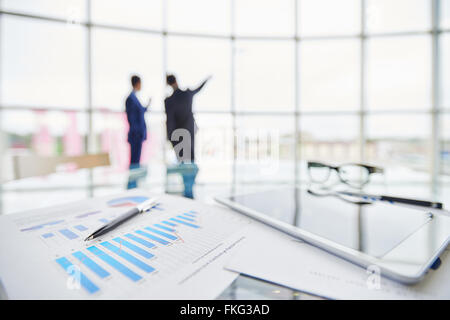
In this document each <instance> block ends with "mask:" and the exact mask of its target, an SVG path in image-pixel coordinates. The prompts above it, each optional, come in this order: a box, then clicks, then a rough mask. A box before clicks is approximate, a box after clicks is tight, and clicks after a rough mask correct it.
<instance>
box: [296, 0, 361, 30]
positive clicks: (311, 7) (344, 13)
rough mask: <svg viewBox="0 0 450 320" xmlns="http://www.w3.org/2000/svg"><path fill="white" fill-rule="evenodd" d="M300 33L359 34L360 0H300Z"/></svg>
mask: <svg viewBox="0 0 450 320" xmlns="http://www.w3.org/2000/svg"><path fill="white" fill-rule="evenodd" d="M298 3H299V5H298V17H299V24H298V26H299V34H301V35H302V36H319V35H337V34H358V33H360V32H361V1H360V0H340V1H336V0H299V1H298Z"/></svg>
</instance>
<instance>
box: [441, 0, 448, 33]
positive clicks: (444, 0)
mask: <svg viewBox="0 0 450 320" xmlns="http://www.w3.org/2000/svg"><path fill="white" fill-rule="evenodd" d="M440 13H441V28H446V29H448V28H450V0H441V8H440Z"/></svg>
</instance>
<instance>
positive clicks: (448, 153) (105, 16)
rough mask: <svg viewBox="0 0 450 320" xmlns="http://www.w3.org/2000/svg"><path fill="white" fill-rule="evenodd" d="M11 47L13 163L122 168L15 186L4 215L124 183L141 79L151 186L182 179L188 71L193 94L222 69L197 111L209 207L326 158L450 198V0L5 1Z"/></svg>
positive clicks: (7, 143)
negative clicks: (169, 113) (172, 139)
mask: <svg viewBox="0 0 450 320" xmlns="http://www.w3.org/2000/svg"><path fill="white" fill-rule="evenodd" d="M0 49H1V50H0V150H1V151H0V152H1V154H2V155H3V156H4V157H8V156H14V155H18V154H19V155H23V154H29V155H39V156H54V155H66V156H77V155H83V154H86V153H98V152H106V153H108V154H109V156H110V160H111V166H109V167H107V168H101V169H99V170H77V171H73V172H70V170H65V171H64V172H60V173H59V174H57V175H50V176H46V177H43V178H38V179H23V180H20V181H9V182H4V183H3V184H2V185H1V189H0V199H1V202H0V212H3V213H10V212H15V211H19V210H24V209H29V208H35V207H37V206H44V205H48V204H55V203H59V202H67V201H71V200H78V199H83V198H85V197H90V196H97V195H104V194H111V193H117V192H121V190H123V189H124V187H125V186H126V181H127V176H128V165H129V155H128V154H129V146H128V144H127V130H128V124H127V122H126V115H125V113H124V110H125V105H124V102H125V98H126V97H127V95H128V94H129V92H130V90H131V88H130V84H129V81H130V76H131V75H132V74H139V75H140V76H141V78H142V81H143V82H142V86H143V89H142V91H141V95H140V99H141V102H142V103H144V102H145V101H147V99H148V97H152V98H153V103H152V106H151V107H150V109H151V111H150V112H148V113H147V114H146V119H147V124H148V131H149V139H148V140H147V141H146V142H145V144H144V147H143V154H142V162H143V163H144V165H145V166H146V167H147V168H148V175H147V177H146V178H145V181H144V182H143V185H144V187H146V188H148V189H149V190H164V188H165V187H164V186H166V185H167V183H168V180H170V177H168V176H167V175H166V165H167V164H168V163H170V162H171V161H172V160H171V159H172V158H173V155H171V152H172V150H171V147H170V146H169V145H168V144H167V142H166V133H165V113H164V98H165V97H166V96H167V95H169V94H170V91H169V90H168V89H167V88H166V86H165V75H166V73H174V74H176V75H177V77H178V80H179V82H180V85H181V86H182V87H195V86H197V85H198V84H199V83H200V82H201V81H202V80H203V79H204V78H205V77H206V76H208V75H212V76H213V78H212V80H211V81H210V82H209V83H208V84H207V86H206V87H205V89H204V90H203V91H202V92H201V93H199V94H198V95H197V96H196V98H195V102H194V111H195V117H196V120H197V124H198V126H199V128H200V130H199V133H198V136H197V139H196V144H197V157H198V165H199V168H200V171H199V174H198V177H197V184H196V187H195V194H196V197H197V198H200V199H206V200H208V199H209V198H210V196H211V195H215V194H217V193H228V192H230V190H232V191H238V192H240V191H243V190H245V189H247V186H258V187H259V186H267V185H280V184H302V183H305V182H306V181H307V179H308V177H307V174H306V165H305V161H306V160H312V159H314V160H321V161H324V162H330V163H338V164H339V163H346V162H364V163H370V164H374V165H378V166H382V167H384V168H385V174H384V176H383V177H382V178H379V179H378V180H377V179H375V181H374V183H375V184H377V183H378V184H379V185H382V186H383V188H388V191H390V192H391V193H397V194H398V193H401V194H404V195H413V196H418V197H421V198H432V199H438V200H441V201H442V199H444V200H446V199H447V198H448V197H450V0H239V1H237V0H126V1H125V0H66V1H60V0H0ZM251 152H253V154H249V153H251ZM3 170H7V169H3ZM446 195H447V196H446ZM446 197H447V198H446ZM23 199H26V201H24V200H23Z"/></svg>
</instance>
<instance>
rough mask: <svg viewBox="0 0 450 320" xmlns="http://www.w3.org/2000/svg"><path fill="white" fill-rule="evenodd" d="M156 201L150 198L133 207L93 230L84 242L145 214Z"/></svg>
mask: <svg viewBox="0 0 450 320" xmlns="http://www.w3.org/2000/svg"><path fill="white" fill-rule="evenodd" d="M156 201H157V199H156V198H151V199H149V200H147V201H144V202H142V203H140V204H138V205H137V206H136V207H134V208H133V209H131V210H128V211H127V212H125V213H124V214H122V215H120V216H119V217H117V218H115V219H114V220H112V221H110V222H108V223H107V224H105V225H104V226H103V227H101V228H99V229H97V230H95V231H94V232H93V233H92V234H91V235H90V236H88V237H87V238H86V239H84V241H89V240H93V239H95V238H97V237H99V236H101V235H104V234H105V233H107V232H109V231H111V230H113V229H115V228H117V227H118V226H120V225H121V224H122V223H124V222H125V221H127V220H129V219H131V218H133V217H134V216H136V215H138V214H139V213H142V212H145V211H147V210H149V209H151V208H152V207H153V206H154V205H155V204H156Z"/></svg>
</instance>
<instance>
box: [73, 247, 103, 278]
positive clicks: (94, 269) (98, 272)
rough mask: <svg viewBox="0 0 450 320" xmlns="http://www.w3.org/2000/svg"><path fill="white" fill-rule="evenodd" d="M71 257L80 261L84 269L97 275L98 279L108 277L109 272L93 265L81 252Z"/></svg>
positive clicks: (95, 264)
mask: <svg viewBox="0 0 450 320" xmlns="http://www.w3.org/2000/svg"><path fill="white" fill-rule="evenodd" d="M72 255H73V256H74V257H75V258H77V259H78V260H80V262H81V263H83V264H84V265H85V266H86V267H88V268H89V269H90V270H91V271H92V272H94V273H95V274H96V275H98V276H99V277H100V278H106V277H108V276H109V272H108V271H106V270H105V269H103V268H102V267H100V266H99V265H98V264H97V263H95V262H94V261H93V260H92V259H91V258H89V257H88V256H87V255H85V254H84V253H83V252H81V251H77V252H74V253H72Z"/></svg>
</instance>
